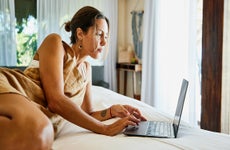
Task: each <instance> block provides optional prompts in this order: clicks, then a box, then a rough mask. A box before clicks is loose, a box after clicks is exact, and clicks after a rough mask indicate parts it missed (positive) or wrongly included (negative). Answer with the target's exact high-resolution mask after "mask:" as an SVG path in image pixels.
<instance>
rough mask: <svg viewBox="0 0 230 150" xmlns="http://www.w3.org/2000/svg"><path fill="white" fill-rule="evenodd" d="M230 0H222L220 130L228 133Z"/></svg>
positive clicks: (229, 117) (229, 119)
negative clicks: (222, 35)
mask: <svg viewBox="0 0 230 150" xmlns="http://www.w3.org/2000/svg"><path fill="white" fill-rule="evenodd" d="M229 15H230V2H229V0H225V1H224V32H223V33H224V38H223V67H222V101H221V108H222V109H221V132H223V133H227V134H230V111H229V108H230V95H229V91H230V58H229V56H230V44H229V42H228V41H229V38H230V21H229Z"/></svg>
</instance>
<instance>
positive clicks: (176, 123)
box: [173, 79, 188, 137]
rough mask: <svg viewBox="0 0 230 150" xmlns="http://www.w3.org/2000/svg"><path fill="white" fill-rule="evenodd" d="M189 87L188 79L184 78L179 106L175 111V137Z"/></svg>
mask: <svg viewBox="0 0 230 150" xmlns="http://www.w3.org/2000/svg"><path fill="white" fill-rule="evenodd" d="M187 88H188V81H187V80H185V79H183V81H182V86H181V90H180V95H179V99H178V104H177V108H176V113H175V116H174V120H173V127H174V132H175V137H177V133H178V128H179V125H180V120H181V114H182V110H183V106H184V100H185V96H186V92H187Z"/></svg>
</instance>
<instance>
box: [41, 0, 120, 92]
mask: <svg viewBox="0 0 230 150" xmlns="http://www.w3.org/2000/svg"><path fill="white" fill-rule="evenodd" d="M86 5H89V6H93V7H96V8H97V9H99V10H100V11H102V12H103V13H104V15H106V16H107V17H108V18H109V20H110V35H111V36H110V41H109V54H108V56H107V58H106V60H105V62H103V61H104V60H92V59H90V58H89V59H88V61H89V62H91V64H92V65H104V70H105V72H104V74H105V80H106V81H107V82H109V84H110V88H111V89H112V90H115V89H116V82H115V76H116V73H115V70H116V69H115V67H116V66H115V65H116V51H117V48H116V45H117V11H118V2H117V0H113V1H108V0H37V7H38V8H37V16H38V26H39V28H38V45H40V44H41V42H42V40H43V39H44V38H45V37H46V36H47V35H48V34H50V33H53V32H55V33H58V34H60V35H61V36H62V37H63V40H64V41H66V42H67V43H70V40H69V37H70V34H69V33H67V32H65V29H64V26H63V24H64V23H65V22H66V21H69V20H70V19H71V17H72V16H73V15H74V14H75V13H76V12H77V10H78V9H79V8H81V7H82V6H86ZM60 8H61V9H60Z"/></svg>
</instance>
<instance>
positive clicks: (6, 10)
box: [0, 0, 17, 66]
mask: <svg viewBox="0 0 230 150" xmlns="http://www.w3.org/2000/svg"><path fill="white" fill-rule="evenodd" d="M15 23H16V18H15V8H14V0H1V1H0V66H15V65H16V64H17V56H16V34H15V25H16V24H15Z"/></svg>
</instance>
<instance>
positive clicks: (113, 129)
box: [104, 115, 140, 136]
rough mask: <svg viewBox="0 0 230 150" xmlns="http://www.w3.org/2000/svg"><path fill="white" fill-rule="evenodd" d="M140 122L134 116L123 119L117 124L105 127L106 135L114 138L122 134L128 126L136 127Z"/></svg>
mask: <svg viewBox="0 0 230 150" xmlns="http://www.w3.org/2000/svg"><path fill="white" fill-rule="evenodd" d="M139 122H140V119H137V118H136V117H135V116H134V115H129V116H127V117H124V118H121V119H119V120H117V121H116V122H114V123H112V124H110V125H105V130H104V134H105V135H109V136H114V135H116V134H119V133H120V132H122V131H123V130H124V129H125V128H126V127H127V126H128V125H133V126H136V125H138V123H139Z"/></svg>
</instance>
